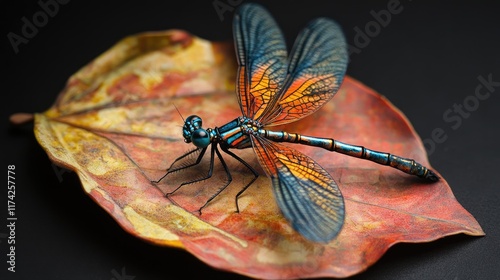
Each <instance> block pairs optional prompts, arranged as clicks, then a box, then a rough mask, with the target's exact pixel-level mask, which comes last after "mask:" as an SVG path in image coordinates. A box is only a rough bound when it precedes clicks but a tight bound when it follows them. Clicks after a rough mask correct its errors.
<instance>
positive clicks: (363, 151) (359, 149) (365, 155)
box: [259, 129, 439, 181]
mask: <svg viewBox="0 0 500 280" xmlns="http://www.w3.org/2000/svg"><path fill="white" fill-rule="evenodd" d="M259 134H260V135H261V136H263V137H265V138H267V139H269V140H272V141H275V142H289V143H297V144H303V145H308V146H314V147H320V148H323V149H326V150H329V151H333V152H338V153H341V154H345V155H348V156H352V157H357V158H361V159H366V160H370V161H373V162H376V163H378V164H382V165H387V166H390V167H393V168H396V169H398V170H400V171H403V172H405V173H408V174H411V175H415V176H418V177H420V178H425V179H428V180H430V181H437V180H438V179H439V177H438V176H437V175H436V174H435V173H434V172H433V171H432V170H430V169H428V168H427V167H425V166H423V165H422V164H420V163H418V162H416V161H415V160H413V159H409V158H403V157H400V156H396V155H392V154H389V153H385V152H379V151H374V150H370V149H367V148H365V147H363V146H356V145H351V144H346V143H343V142H340V141H337V140H334V139H331V138H319V137H311V136H305V135H300V134H297V133H288V132H285V131H270V130H265V129H260V130H259Z"/></svg>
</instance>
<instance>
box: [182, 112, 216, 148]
mask: <svg viewBox="0 0 500 280" xmlns="http://www.w3.org/2000/svg"><path fill="white" fill-rule="evenodd" d="M201 125H202V120H201V118H200V117H198V116H196V115H191V116H189V117H187V118H186V120H185V121H184V126H183V127H182V136H184V142H186V143H193V144H194V145H195V146H196V147H198V148H205V147H207V146H208V145H209V144H210V135H209V134H208V132H207V131H206V130H205V129H203V128H202V127H201Z"/></svg>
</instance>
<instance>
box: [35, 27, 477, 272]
mask: <svg viewBox="0 0 500 280" xmlns="http://www.w3.org/2000/svg"><path fill="white" fill-rule="evenodd" d="M235 70H236V65H235V62H234V54H233V50H232V44H223V43H211V42H208V41H205V40H202V39H200V38H196V37H193V36H191V35H189V34H187V33H185V32H182V31H168V32H159V33H145V34H139V35H137V36H132V37H128V38H126V39H124V40H122V41H121V42H119V43H118V44H117V45H115V46H114V47H113V48H111V49H110V50H109V51H107V52H105V53H104V54H102V55H101V56H100V57H98V58H97V59H96V60H94V61H93V62H91V63H90V64H89V65H87V66H86V67H84V68H83V69H81V70H80V71H79V72H77V73H76V74H75V75H73V76H72V77H71V78H70V79H69V81H68V84H67V87H66V88H65V89H64V90H63V91H62V93H61V94H60V96H59V98H58V100H57V102H56V103H55V104H54V106H53V107H52V108H50V109H49V110H48V111H46V112H44V113H43V114H37V115H36V116H35V134H36V137H37V139H38V141H39V142H40V144H41V145H42V147H43V148H44V149H45V150H46V151H47V154H48V155H49V157H50V158H51V159H52V160H53V161H54V162H56V163H58V164H60V165H62V166H65V167H67V168H70V169H73V170H75V171H76V172H77V173H78V176H79V177H80V180H81V182H82V185H83V187H84V189H85V191H86V192H87V193H88V194H89V195H90V196H91V197H92V198H93V199H94V200H95V201H96V202H97V203H98V204H99V205H100V206H101V207H103V208H104V209H105V210H106V211H107V212H108V213H109V214H110V215H112V216H113V217H114V218H115V219H116V221H117V222H118V223H119V224H120V225H121V226H122V227H123V228H124V229H125V230H126V231H128V232H129V233H131V234H133V235H135V236H137V237H140V238H143V239H145V240H148V241H150V242H153V243H155V244H158V245H166V246H176V247H182V248H185V249H186V250H188V251H189V252H191V253H192V254H194V255H195V256H196V257H198V258H200V259H201V260H203V261H204V262H206V263H208V264H209V265H212V266H214V267H217V268H220V269H225V270H230V271H234V272H237V273H241V274H245V275H249V276H252V277H259V278H298V277H302V278H304V277H319V276H334V277H345V276H349V275H353V274H356V273H359V272H360V271H363V270H365V269H366V268H367V267H369V266H370V265H372V264H373V263H375V262H376V261H377V260H378V259H379V258H380V257H381V256H382V255H383V254H384V252H385V251H386V250H387V249H388V248H389V247H390V246H392V245H394V244H396V243H400V242H427V241H431V240H435V239H438V238H441V237H443V236H448V235H452V234H458V233H465V234H469V235H475V236H479V235H483V234H484V233H483V231H482V229H481V227H480V226H479V224H478V223H477V222H476V221H475V220H474V218H473V217H472V216H471V215H470V214H469V213H468V212H467V211H466V210H465V209H463V208H462V206H461V205H460V204H459V203H458V202H457V201H456V199H455V198H454V196H453V193H452V191H451V189H450V187H449V186H448V184H447V183H446V181H445V180H444V179H442V180H440V181H439V182H438V183H434V184H428V183H425V182H422V181H421V180H419V179H418V178H414V177H413V176H409V175H406V174H403V173H401V172H399V171H397V170H393V169H391V168H387V167H383V166H380V165H377V164H374V163H371V162H367V161H363V160H359V159H355V158H350V157H347V156H344V155H340V154H334V153H331V152H328V151H325V150H322V149H318V148H312V147H305V146H298V145H295V146H294V148H296V149H298V150H300V151H301V152H303V153H305V154H307V155H309V156H310V157H312V158H313V159H315V160H316V161H317V162H318V163H319V164H321V165H322V166H323V167H324V168H325V169H326V170H327V171H328V172H330V174H331V175H332V176H333V178H335V180H336V181H337V182H338V184H339V187H340V189H341V191H342V193H343V195H344V197H345V202H346V220H345V224H344V227H343V229H342V231H341V233H340V235H339V236H338V237H337V238H336V239H334V240H333V241H331V242H330V243H329V244H327V245H324V244H317V243H312V242H310V241H308V240H306V239H304V238H303V237H302V236H300V235H299V234H298V233H296V232H295V231H293V229H292V228H291V227H290V225H289V224H288V223H287V222H286V221H285V219H284V218H283V216H282V215H281V214H280V212H279V209H278V207H277V205H276V203H275V201H274V198H273V194H272V190H271V185H270V180H269V179H268V178H266V177H265V176H264V173H263V172H262V170H261V169H260V168H259V166H258V162H257V159H256V158H255V155H254V154H253V151H252V150H251V149H247V150H242V151H237V152H238V154H239V155H241V156H242V157H243V158H244V159H245V160H246V161H247V162H249V163H250V164H251V165H252V166H254V167H256V168H257V169H258V170H259V172H260V174H261V175H262V176H260V177H259V178H258V180H257V181H256V182H255V183H254V184H253V185H252V186H251V187H250V188H249V189H248V190H247V192H245V194H244V195H243V196H242V197H241V198H240V200H239V206H240V210H241V212H240V213H239V214H238V213H235V212H234V210H235V202H234V197H235V194H236V193H237V192H238V191H239V190H240V189H241V188H242V187H243V186H244V185H245V184H246V182H248V181H249V180H251V179H252V174H250V173H249V172H248V170H247V169H246V168H245V167H243V166H242V165H241V164H240V163H238V162H236V161H235V160H233V159H230V158H229V157H227V158H226V160H227V162H228V165H229V168H230V170H231V172H232V175H233V182H232V183H231V185H230V186H229V187H228V188H227V189H226V190H224V192H222V194H221V195H219V196H218V197H216V199H215V200H214V201H213V202H212V203H210V204H209V206H208V207H207V208H205V210H204V212H203V215H201V216H199V215H197V214H193V213H191V212H193V211H195V210H197V209H198V208H199V207H200V206H201V205H203V203H204V202H205V201H206V200H207V199H208V197H210V195H211V194H213V193H214V192H215V191H216V190H217V188H218V187H219V186H220V184H221V183H223V181H224V180H225V173H224V172H223V171H222V170H220V169H217V168H220V166H218V167H217V168H216V171H215V172H214V176H213V177H212V178H211V179H210V180H206V181H204V182H202V183H198V184H193V185H187V186H184V187H183V188H181V189H180V190H179V191H178V192H176V193H175V194H174V195H173V196H172V199H173V200H175V201H176V203H177V204H178V205H180V206H181V207H180V206H177V205H175V204H172V203H171V202H170V201H169V200H168V199H166V198H165V196H164V194H165V193H167V192H170V191H172V190H173V189H174V188H175V187H177V186H178V185H179V184H180V183H182V182H183V181H187V180H190V179H192V178H196V177H200V176H202V175H204V174H205V172H207V170H208V164H207V163H206V162H202V164H201V167H199V168H198V167H197V168H193V169H191V170H188V171H186V172H178V173H176V174H174V175H173V176H171V177H167V179H166V180H164V181H162V183H161V184H158V186H155V185H154V184H152V183H151V180H156V179H158V178H160V177H161V176H162V175H164V173H165V170H166V169H167V168H168V167H169V166H170V164H171V163H172V161H173V160H174V159H175V158H177V157H178V156H180V155H182V154H183V153H184V152H185V151H187V150H188V149H190V147H189V146H187V145H186V144H185V143H184V142H183V141H182V132H181V126H182V123H183V122H182V119H181V117H180V116H179V114H178V112H177V110H176V108H175V107H174V105H175V106H176V107H177V109H178V110H179V112H181V113H182V114H185V115H188V114H197V115H199V116H202V117H203V118H204V120H205V122H206V123H204V126H205V127H214V126H218V125H222V124H224V123H226V122H227V121H229V120H232V119H234V118H236V117H237V116H239V115H240V110H239V108H238V105H237V101H236V96H235V94H234V91H233V89H234V82H233V81H234V80H235V76H234V75H235ZM280 128H281V127H280ZM280 128H277V129H280ZM286 130H287V131H289V132H300V133H303V134H305V135H313V136H322V137H334V138H336V139H339V140H341V141H344V142H348V143H353V144H358V145H364V146H366V147H369V148H373V149H376V150H381V151H388V152H391V153H394V154H398V155H402V156H405V157H410V158H414V159H416V160H417V161H419V162H421V163H422V164H424V165H426V166H429V163H428V161H427V158H426V154H425V150H424V148H423V145H422V143H421V141H420V139H419V138H418V136H417V135H416V133H415V131H414V130H413V128H412V126H411V124H410V123H409V122H408V120H407V119H406V118H405V117H404V116H403V115H402V113H401V112H399V111H398V110H397V109H396V108H395V107H394V106H393V105H391V104H390V103H389V101H387V100H386V99H385V98H383V97H382V96H380V95H378V94H377V93H375V92H374V91H372V90H371V89H369V88H367V87H365V86H363V85H361V84H360V83H359V82H357V81H355V80H353V79H352V78H349V77H348V78H346V79H345V81H344V84H343V85H342V88H341V89H340V91H339V92H338V93H337V95H336V97H335V98H334V99H333V101H331V102H329V103H328V104H326V105H325V106H324V107H323V108H322V109H321V110H320V111H318V112H317V113H315V114H314V115H312V116H310V117H308V118H305V119H304V120H301V121H299V122H296V123H293V124H290V125H287V126H286Z"/></svg>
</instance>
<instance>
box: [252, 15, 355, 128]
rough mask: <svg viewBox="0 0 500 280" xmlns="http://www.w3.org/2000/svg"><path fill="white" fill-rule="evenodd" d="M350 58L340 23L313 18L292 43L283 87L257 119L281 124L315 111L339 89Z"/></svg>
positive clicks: (265, 123) (263, 122) (272, 123)
mask: <svg viewBox="0 0 500 280" xmlns="http://www.w3.org/2000/svg"><path fill="white" fill-rule="evenodd" d="M347 62H348V52H347V44H346V41H345V38H344V35H343V33H342V30H341V28H340V26H338V25H337V24H336V23H335V22H334V21H332V20H329V19H325V18H319V19H315V20H313V21H312V22H310V23H309V24H308V25H307V27H306V28H304V30H303V31H302V32H301V33H300V34H299V36H298V37H297V40H296V42H295V44H294V46H293V49H292V52H291V54H290V58H289V63H288V70H287V76H286V80H285V82H284V85H283V88H282V89H280V91H279V93H278V94H277V95H275V96H274V99H273V100H271V101H270V104H268V106H267V107H266V109H265V111H264V112H263V114H262V115H261V116H260V119H257V120H258V121H260V122H261V123H262V124H264V125H280V124H285V123H289V122H292V121H296V120H298V119H301V118H303V117H305V116H308V115H310V114H312V113H314V112H315V111H316V110H318V109H319V108H320V107H321V106H323V104H324V103H325V102H327V101H328V100H330V99H331V98H332V97H333V96H334V95H335V93H336V92H337V90H338V89H339V87H340V85H341V84H342V81H343V79H344V75H345V72H346V69H347Z"/></svg>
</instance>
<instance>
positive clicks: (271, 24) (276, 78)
mask: <svg viewBox="0 0 500 280" xmlns="http://www.w3.org/2000/svg"><path fill="white" fill-rule="evenodd" d="M233 33H234V40H235V47H236V56H237V59H238V64H239V68H238V76H237V79H238V80H237V83H236V84H237V88H236V90H237V93H238V101H239V104H240V108H241V112H242V114H243V116H245V117H248V118H251V119H257V118H259V117H260V116H261V115H262V113H263V112H264V109H265V107H266V106H267V104H268V102H269V101H270V100H271V99H272V98H273V96H274V95H275V94H276V93H277V92H278V90H279V89H280V88H281V87H282V85H283V82H284V80H285V74H286V57H287V51H286V45H285V42H284V40H283V35H282V34H281V31H280V30H279V29H278V27H277V25H276V22H275V21H274V19H273V18H272V17H271V15H270V14H269V13H268V12H267V11H266V10H265V9H264V8H262V7H261V6H259V5H257V4H244V5H242V6H241V7H240V8H239V9H238V12H237V13H236V15H235V16H234V21H233Z"/></svg>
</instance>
